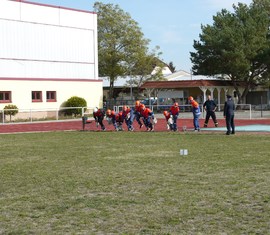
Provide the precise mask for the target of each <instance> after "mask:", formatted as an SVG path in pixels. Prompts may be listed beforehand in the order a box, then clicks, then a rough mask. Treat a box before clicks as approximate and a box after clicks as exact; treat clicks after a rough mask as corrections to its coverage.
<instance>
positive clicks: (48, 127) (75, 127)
mask: <svg viewBox="0 0 270 235" xmlns="http://www.w3.org/2000/svg"><path fill="white" fill-rule="evenodd" d="M218 121H219V127H225V126H226V125H225V120H224V119H222V120H218ZM203 123H204V119H200V125H201V127H203ZM104 124H105V126H106V129H107V130H110V131H112V130H114V128H113V126H112V125H108V124H107V121H104ZM254 124H256V125H259V124H260V125H270V119H252V120H247V119H237V120H235V125H236V126H245V125H254ZM183 126H186V127H187V129H193V120H192V119H181V118H180V119H178V129H179V131H180V132H182V127H183ZM208 127H214V124H213V121H212V120H211V119H210V120H209V125H208ZM134 128H135V131H146V128H145V127H142V128H141V129H140V128H139V126H138V124H137V122H136V121H135V123H134ZM124 129H125V130H126V129H127V128H126V125H125V124H124ZM81 130H82V121H81V120H75V121H54V122H38V123H20V124H16V123H14V124H0V133H20V132H45V131H81ZM85 130H87V131H89V130H91V131H97V130H100V127H99V128H97V127H96V126H95V123H94V122H92V123H90V124H87V125H86V126H85ZM155 131H158V132H161V131H167V129H166V122H165V119H158V123H157V124H156V126H155Z"/></svg>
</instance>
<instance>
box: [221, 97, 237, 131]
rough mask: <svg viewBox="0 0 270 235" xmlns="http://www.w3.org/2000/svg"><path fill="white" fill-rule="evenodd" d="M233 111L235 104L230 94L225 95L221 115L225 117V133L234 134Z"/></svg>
mask: <svg viewBox="0 0 270 235" xmlns="http://www.w3.org/2000/svg"><path fill="white" fill-rule="evenodd" d="M234 111H235V104H234V102H233V99H232V96H231V95H227V101H226V102H225V105H224V112H223V116H224V118H225V119H226V128H227V132H226V135H230V134H235V125H234Z"/></svg>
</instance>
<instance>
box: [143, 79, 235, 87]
mask: <svg viewBox="0 0 270 235" xmlns="http://www.w3.org/2000/svg"><path fill="white" fill-rule="evenodd" d="M239 85H240V84H239ZM224 86H233V84H232V82H231V81H228V80H184V81H147V82H145V83H144V84H143V85H142V86H141V88H142V89H150V88H156V89H177V88H189V87H224Z"/></svg>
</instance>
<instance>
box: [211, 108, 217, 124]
mask: <svg viewBox="0 0 270 235" xmlns="http://www.w3.org/2000/svg"><path fill="white" fill-rule="evenodd" d="M211 118H212V119H213V122H214V124H215V127H217V126H218V122H217V117H216V113H215V112H214V111H212V112H211Z"/></svg>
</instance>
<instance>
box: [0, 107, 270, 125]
mask: <svg viewBox="0 0 270 235" xmlns="http://www.w3.org/2000/svg"><path fill="white" fill-rule="evenodd" d="M123 106H124V105H118V106H114V107H113V109H114V110H115V111H116V112H119V111H121V110H122V108H123ZM130 107H132V105H130ZM148 107H149V108H150V109H151V110H153V111H154V113H155V114H157V117H159V115H160V117H163V111H164V110H169V108H170V107H171V105H149V106H148ZM72 109H78V110H79V114H78V115H66V113H67V112H66V111H67V110H72ZM201 110H202V111H203V112H202V117H203V118H204V117H205V112H204V110H203V107H202V105H201ZM7 111H18V113H17V114H16V115H14V116H10V117H11V119H10V118H8V117H9V115H7V114H5V113H6V112H7ZM92 112H93V107H70V108H66V107H65V108H58V109H5V110H0V123H1V124H7V123H15V122H16V123H24V122H38V121H61V120H74V119H78V118H81V117H82V116H83V115H88V116H89V115H91V114H92ZM216 116H217V117H218V118H221V117H223V105H221V106H220V107H219V109H218V110H217V111H216ZM180 117H181V118H192V115H191V106H190V105H180ZM235 118H238V119H256V118H270V107H269V105H263V106H254V105H250V104H237V105H236V112H235Z"/></svg>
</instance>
